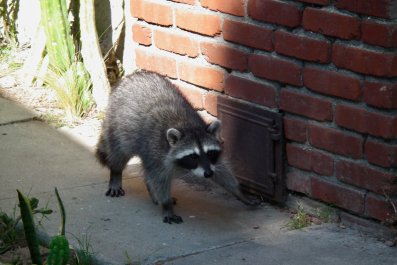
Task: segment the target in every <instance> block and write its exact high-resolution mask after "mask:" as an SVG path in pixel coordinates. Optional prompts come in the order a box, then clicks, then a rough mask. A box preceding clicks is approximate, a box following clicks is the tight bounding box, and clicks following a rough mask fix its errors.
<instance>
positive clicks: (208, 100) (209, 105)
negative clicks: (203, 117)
mask: <svg viewBox="0 0 397 265" xmlns="http://www.w3.org/2000/svg"><path fill="white" fill-rule="evenodd" d="M218 97H219V94H218V93H214V92H209V93H207V94H205V95H204V107H205V109H206V110H207V111H208V113H210V114H211V115H214V116H218Z"/></svg>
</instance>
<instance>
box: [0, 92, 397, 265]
mask: <svg viewBox="0 0 397 265" xmlns="http://www.w3.org/2000/svg"><path fill="white" fill-rule="evenodd" d="M33 117H34V115H33V114H32V113H30V112H29V111H27V110H25V109H24V108H23V107H21V106H19V105H16V104H14V103H12V102H10V101H7V100H4V99H1V98H0V181H1V182H0V183H1V185H0V208H1V209H2V210H3V211H6V212H12V210H13V208H14V207H15V205H16V197H17V194H16V191H15V190H16V189H20V190H22V191H23V192H25V193H30V196H34V197H37V198H39V199H40V205H42V206H44V205H45V204H46V203H47V202H48V203H49V207H50V208H51V209H53V210H55V212H54V213H53V214H51V215H50V216H49V220H44V221H43V227H44V228H45V229H46V232H47V233H48V234H49V235H54V234H55V233H56V232H57V230H58V226H59V212H58V206H57V204H56V199H55V197H54V192H53V190H54V187H55V186H56V187H58V189H59V191H60V195H61V197H62V199H63V201H64V204H65V208H66V214H67V220H66V231H67V233H68V234H67V236H68V237H69V239H70V240H71V241H72V242H76V240H75V239H74V237H77V238H80V239H82V238H84V237H85V235H87V236H88V238H89V239H90V240H89V243H90V245H91V246H92V249H93V250H94V252H95V253H96V256H97V257H99V258H100V259H101V260H103V261H104V262H103V263H107V264H127V263H128V264H129V263H132V264H181V265H182V264H189V265H194V264H206V265H215V264H217V265H218V264H228V265H230V264H305V265H306V264H321V265H335V264H338V265H342V264H346V265H347V264H349V265H351V264H360V265H364V264H377V265H381V264H385V265H386V264H387V265H389V264H397V249H396V248H394V247H388V246H386V245H385V244H383V243H382V242H380V241H378V240H376V239H375V238H372V237H369V236H364V235H362V234H361V233H359V232H357V231H355V230H352V229H349V228H346V229H342V228H340V226H339V225H337V224H323V225H314V226H311V227H308V228H305V229H303V230H295V231H288V230H287V229H286V228H285V224H286V223H287V221H288V214H287V213H286V212H285V211H282V210H281V209H279V208H277V207H273V206H271V205H268V204H264V205H263V206H261V207H259V208H258V209H256V210H252V209H249V208H247V207H245V206H244V205H243V204H241V203H240V202H238V201H236V200H235V199H234V198H232V197H230V196H229V195H227V194H225V193H224V192H223V191H222V190H220V189H218V188H217V187H215V186H213V185H211V184H207V183H205V182H203V183H201V184H193V182H191V181H184V180H176V181H175V184H174V191H173V192H174V196H175V197H176V198H177V199H178V204H177V205H176V208H175V211H176V212H177V213H178V214H180V215H181V216H182V217H183V219H184V223H183V224H180V225H176V224H172V225H168V224H164V223H163V222H162V218H161V211H160V209H159V207H157V206H155V205H153V204H152V202H151V201H150V199H149V196H148V193H147V191H146V189H145V187H144V183H143V180H142V178H141V177H140V175H141V173H140V167H139V164H134V163H133V164H131V165H129V167H128V168H127V170H126V171H125V174H124V179H123V182H124V183H123V185H124V188H125V191H126V195H125V196H124V197H121V198H109V197H106V196H105V195H104V193H105V191H106V188H107V181H108V171H107V170H106V169H104V168H102V167H101V166H100V165H99V164H98V163H97V162H96V161H95V158H94V156H93V154H92V151H91V150H90V147H92V143H93V142H95V139H91V140H90V139H79V137H77V139H79V140H76V138H73V137H70V133H66V134H65V133H62V132H60V131H59V130H56V129H54V128H51V127H50V126H48V125H46V124H45V123H43V122H40V121H37V120H35V119H33ZM87 143H88V145H85V144H87Z"/></svg>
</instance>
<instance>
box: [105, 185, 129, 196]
mask: <svg viewBox="0 0 397 265" xmlns="http://www.w3.org/2000/svg"><path fill="white" fill-rule="evenodd" d="M124 194H125V192H124V190H123V188H122V187H118V188H112V187H110V188H109V189H108V191H107V192H106V196H111V197H120V196H124Z"/></svg>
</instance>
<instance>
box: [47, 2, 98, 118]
mask: <svg viewBox="0 0 397 265" xmlns="http://www.w3.org/2000/svg"><path fill="white" fill-rule="evenodd" d="M40 7H41V13H42V20H41V22H42V25H43V28H44V32H45V35H46V38H47V41H46V49H47V53H48V58H49V66H48V70H47V74H46V75H44V82H45V84H46V85H47V86H48V87H50V88H52V89H54V90H55V91H56V93H57V97H58V101H59V104H60V107H61V108H63V109H64V110H65V112H66V117H67V119H68V120H70V121H72V120H74V118H75V117H81V116H83V115H84V114H86V113H87V112H88V110H89V109H90V107H91V105H92V104H93V101H92V98H91V86H92V84H91V79H90V76H89V74H88V72H87V70H86V69H85V67H84V64H83V63H82V62H81V58H80V57H78V56H76V50H75V46H74V41H73V38H72V36H71V33H70V23H69V20H68V11H67V8H66V1H64V0H42V1H40Z"/></svg>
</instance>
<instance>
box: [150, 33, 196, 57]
mask: <svg viewBox="0 0 397 265" xmlns="http://www.w3.org/2000/svg"><path fill="white" fill-rule="evenodd" d="M154 42H155V45H156V46H157V47H158V48H159V49H162V50H166V51H170V52H174V53H177V54H181V55H187V56H189V57H197V56H198V54H199V44H198V42H197V41H195V40H193V39H191V38H188V37H185V36H182V35H179V34H175V33H171V32H166V31H161V30H156V31H155V34H154Z"/></svg>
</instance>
